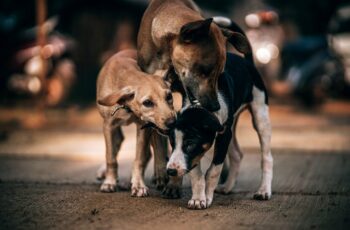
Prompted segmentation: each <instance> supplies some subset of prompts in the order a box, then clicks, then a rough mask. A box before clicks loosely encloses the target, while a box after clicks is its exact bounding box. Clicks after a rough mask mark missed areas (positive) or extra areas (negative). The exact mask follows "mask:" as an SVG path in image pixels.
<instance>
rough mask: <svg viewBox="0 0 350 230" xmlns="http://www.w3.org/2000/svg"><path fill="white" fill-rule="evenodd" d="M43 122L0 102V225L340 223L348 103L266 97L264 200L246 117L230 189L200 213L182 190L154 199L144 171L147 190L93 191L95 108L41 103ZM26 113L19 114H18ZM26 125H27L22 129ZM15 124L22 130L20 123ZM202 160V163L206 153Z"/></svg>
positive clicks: (125, 168)
mask: <svg viewBox="0 0 350 230" xmlns="http://www.w3.org/2000/svg"><path fill="white" fill-rule="evenodd" d="M46 115H47V116H46V118H47V117H48V118H47V120H46V123H45V126H43V127H41V126H40V125H39V126H36V127H35V129H34V127H32V126H30V125H28V124H32V123H33V122H32V121H33V120H36V119H37V117H38V116H39V115H38V114H35V113H30V112H28V111H25V110H8V109H4V108H0V125H1V129H0V131H1V135H0V139H1V141H0V229H65V230H67V229H349V228H350V104H349V103H346V102H329V103H327V104H326V105H324V106H323V107H322V108H320V109H319V110H315V111H305V110H303V109H301V108H298V107H295V106H293V105H283V104H273V105H272V106H271V118H272V122H273V140H272V146H273V156H274V163H275V167H274V180H273V186H272V190H273V197H272V199H271V200H270V201H255V200H253V199H252V196H253V193H254V192H255V190H256V189H257V188H258V186H259V180H260V155H259V153H258V140H257V137H256V135H255V133H254V132H253V130H252V128H251V124H250V118H249V116H248V115H247V114H243V117H242V119H241V120H240V123H239V129H238V136H239V141H240V143H241V146H242V147H243V150H244V152H245V156H244V159H243V162H242V167H241V170H240V174H239V177H238V182H237V184H236V186H235V189H234V191H233V193H231V194H229V195H218V194H216V195H215V197H214V202H213V205H212V206H211V207H210V208H209V209H206V210H199V211H198V210H196V211H195V210H188V209H187V208H186V204H187V200H188V199H189V198H190V195H191V192H190V187H189V181H188V178H187V177H186V178H185V181H184V188H183V196H182V198H181V199H177V200H166V199H163V198H161V195H160V192H159V191H156V190H155V189H154V185H152V183H151V182H150V181H151V176H152V162H151V163H150V165H149V167H148V169H147V171H146V181H147V183H148V185H149V186H150V187H151V194H150V197H147V198H133V197H130V192H129V191H118V192H116V193H111V194H106V193H100V192H99V182H97V181H96V180H95V173H96V170H97V169H98V167H99V166H100V165H101V163H102V162H103V157H104V155H103V154H104V143H103V135H102V132H101V126H100V122H101V120H100V119H99V117H98V114H97V112H96V110H95V109H93V108H90V109H84V110H77V109H71V110H68V111H61V110H50V111H48V112H47V113H46ZM28 120H29V121H28ZM26 125H27V126H26ZM23 127H24V128H23ZM124 132H125V136H126V141H125V142H124V144H123V147H122V150H121V153H120V154H119V156H118V159H119V164H120V168H119V173H120V181H121V182H128V181H129V179H130V170H131V165H132V161H133V158H134V147H135V130H134V128H133V127H129V128H126V129H124ZM204 161H205V162H207V163H208V162H209V161H210V155H209V156H206V159H204Z"/></svg>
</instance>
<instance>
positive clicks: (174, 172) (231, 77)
mask: <svg viewBox="0 0 350 230" xmlns="http://www.w3.org/2000/svg"><path fill="white" fill-rule="evenodd" d="M217 97H218V101H219V103H220V110H219V111H217V112H214V113H211V112H210V111H208V110H206V109H205V108H203V107H202V106H201V105H200V103H198V102H197V103H194V104H193V105H186V106H185V107H184V108H183V109H182V111H181V112H180V113H179V114H178V116H177V122H176V125H175V129H174V130H173V131H172V132H171V134H170V139H171V144H172V146H173V152H172V155H171V157H170V159H169V161H168V163H167V172H168V174H169V175H170V176H177V177H181V176H183V175H184V174H186V173H189V174H190V178H191V185H192V198H191V199H190V200H189V202H188V208H190V209H205V208H208V207H210V205H211V204H212V201H213V196H214V190H215V188H216V187H217V185H218V181H219V177H220V174H221V171H222V168H223V163H224V161H225V158H226V155H228V158H229V163H230V164H229V167H230V168H229V172H228V177H227V179H226V182H225V183H224V184H223V185H220V186H219V187H218V188H217V189H216V191H217V192H220V193H225V194H227V193H229V192H230V191H231V190H232V188H233V186H234V184H235V181H236V178H237V175H238V171H239V167H240V162H241V159H242V157H243V154H242V152H241V150H240V148H239V145H238V142H237V138H236V134H235V130H236V125H237V121H238V118H239V115H240V113H241V112H242V111H243V110H244V109H249V111H250V113H251V115H252V121H253V126H254V128H255V130H256V132H257V134H258V136H259V140H260V145H261V154H262V161H261V167H262V180H261V184H260V188H259V189H258V191H257V192H256V193H255V194H254V198H255V199H258V200H268V199H270V198H271V182H272V176H273V158H272V155H271V150H270V139H271V124H270V119H269V107H268V96H267V92H266V88H265V86H264V83H263V81H262V78H261V76H260V75H259V73H258V71H257V69H256V68H255V66H254V63H253V59H252V57H251V56H248V57H246V58H242V57H240V56H238V55H235V54H232V53H228V54H227V57H226V65H225V72H224V73H223V74H222V75H221V76H220V77H219V81H218V93H217ZM214 142H215V146H214V156H213V160H212V163H211V165H210V167H209V169H208V171H207V172H206V174H205V176H204V175H203V174H202V171H201V167H200V160H201V158H202V157H203V155H204V154H205V153H206V151H208V150H209V148H210V147H211V146H212V145H213V143H214Z"/></svg>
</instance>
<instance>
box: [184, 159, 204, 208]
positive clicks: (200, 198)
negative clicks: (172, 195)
mask: <svg viewBox="0 0 350 230" xmlns="http://www.w3.org/2000/svg"><path fill="white" fill-rule="evenodd" d="M190 178H191V185H192V198H191V200H189V201H188V204H187V207H188V208H189V209H205V208H207V201H206V197H205V179H204V175H203V173H202V170H201V166H200V163H199V164H198V165H197V166H196V167H195V168H193V169H192V170H191V171H190Z"/></svg>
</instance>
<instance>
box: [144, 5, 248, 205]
mask: <svg viewBox="0 0 350 230" xmlns="http://www.w3.org/2000/svg"><path fill="white" fill-rule="evenodd" d="M212 22H213V19H212V18H208V19H204V18H203V17H202V16H201V14H200V10H199V8H198V7H197V5H196V4H195V3H194V2H193V1H191V0H152V1H151V2H150V4H149V6H148V8H147V9H146V11H145V13H144V15H143V17H142V20H141V23H140V29H139V32H138V37H137V50H138V58H137V62H138V64H139V66H140V67H141V69H142V70H143V71H145V72H147V73H149V74H155V73H156V74H157V75H161V76H164V78H166V79H168V81H169V82H171V88H172V90H175V91H176V90H177V89H179V88H180V89H181V91H179V92H180V93H181V94H182V93H183V92H182V90H185V91H186V92H187V94H188V95H194V97H195V98H197V99H198V100H199V102H200V103H201V105H202V106H204V107H205V108H206V109H208V110H209V111H217V110H218V109H219V108H220V104H219V102H218V98H217V81H218V77H219V76H220V74H221V73H222V72H223V71H224V65H225V61H226V60H225V59H226V55H225V54H226V42H227V41H228V42H230V43H231V44H232V45H233V46H234V47H235V48H236V49H237V50H238V51H239V52H241V53H243V54H247V52H250V51H251V49H250V44H249V42H248V40H247V39H246V37H245V36H243V35H242V34H240V33H236V32H233V31H230V30H227V29H221V28H220V27H219V26H217V25H216V24H214V23H212ZM178 86H180V87H178ZM173 92H174V91H173ZM184 99H185V100H186V99H187V97H184ZM154 139H155V140H156V142H157V143H155V144H154V146H155V147H156V149H157V154H158V155H159V156H162V157H159V159H160V162H159V163H158V164H157V165H158V170H157V171H158V172H159V173H158V174H159V175H160V176H159V179H158V181H159V184H161V185H162V184H165V182H162V178H166V177H165V176H164V175H163V176H162V174H163V173H164V174H165V175H167V174H166V170H165V167H166V160H165V159H166V157H167V154H168V150H167V148H166V146H167V140H166V139H165V138H163V137H161V136H158V137H157V136H156V134H155V138H154ZM159 145H160V146H163V147H159ZM162 166H164V170H162ZM181 182H182V180H181V179H179V178H177V179H176V178H174V177H171V178H170V181H169V183H168V184H167V185H166V187H165V190H164V192H163V193H164V194H165V197H166V198H178V197H179V196H178V195H175V196H174V195H173V194H179V193H180V191H179V190H180V187H181Z"/></svg>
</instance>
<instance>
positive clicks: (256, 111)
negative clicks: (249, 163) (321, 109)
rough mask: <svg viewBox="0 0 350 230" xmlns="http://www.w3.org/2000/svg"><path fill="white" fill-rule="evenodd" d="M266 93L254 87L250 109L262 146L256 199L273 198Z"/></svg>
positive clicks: (269, 127)
mask: <svg viewBox="0 0 350 230" xmlns="http://www.w3.org/2000/svg"><path fill="white" fill-rule="evenodd" d="M265 97H266V95H265V93H264V92H263V91H261V90H259V89H257V88H256V87H253V101H252V102H251V103H250V108H249V109H250V111H251V114H252V118H253V126H254V128H255V130H256V131H257V133H258V136H259V141H260V147H261V155H262V160H261V170H262V177H261V184H260V187H259V189H258V191H257V192H256V193H255V194H254V199H257V200H269V199H270V198H271V183H272V177H273V158H272V155H271V146H270V142H271V124H270V117H269V107H268V105H267V104H266V103H265V101H266V100H265Z"/></svg>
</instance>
